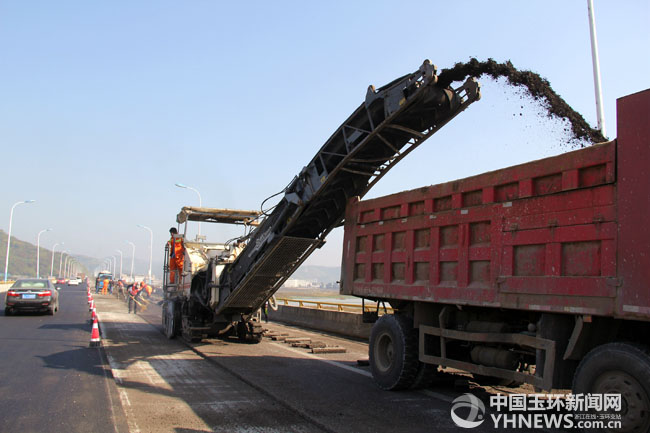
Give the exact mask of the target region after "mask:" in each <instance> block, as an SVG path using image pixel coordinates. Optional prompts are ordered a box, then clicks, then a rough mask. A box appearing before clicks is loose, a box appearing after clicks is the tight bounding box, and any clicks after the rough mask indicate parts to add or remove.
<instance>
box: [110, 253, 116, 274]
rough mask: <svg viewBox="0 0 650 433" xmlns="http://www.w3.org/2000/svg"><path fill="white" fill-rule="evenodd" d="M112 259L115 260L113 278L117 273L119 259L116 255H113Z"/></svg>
mask: <svg viewBox="0 0 650 433" xmlns="http://www.w3.org/2000/svg"><path fill="white" fill-rule="evenodd" d="M111 260H113V279H115V274H117V259H116V258H115V256H111Z"/></svg>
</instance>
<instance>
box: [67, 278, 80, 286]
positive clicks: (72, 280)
mask: <svg viewBox="0 0 650 433" xmlns="http://www.w3.org/2000/svg"><path fill="white" fill-rule="evenodd" d="M79 284H81V278H70V281H68V285H70V286H78V285H79Z"/></svg>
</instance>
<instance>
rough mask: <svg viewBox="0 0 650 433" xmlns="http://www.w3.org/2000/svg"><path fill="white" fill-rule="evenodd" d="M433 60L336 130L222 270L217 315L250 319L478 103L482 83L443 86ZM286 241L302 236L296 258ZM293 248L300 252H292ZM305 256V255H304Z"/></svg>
mask: <svg viewBox="0 0 650 433" xmlns="http://www.w3.org/2000/svg"><path fill="white" fill-rule="evenodd" d="M437 79H438V77H437V75H436V68H435V66H434V65H432V64H431V63H430V62H429V61H428V60H427V61H425V62H424V63H423V65H422V66H421V67H420V69H419V70H418V71H416V72H414V73H412V74H409V75H406V76H404V77H401V78H399V79H397V80H395V81H393V82H391V83H389V84H387V85H386V86H384V87H382V88H380V89H378V90H375V89H374V87H372V86H370V88H369V89H368V92H367V94H366V100H365V102H364V103H362V104H361V105H360V106H359V108H357V109H356V110H355V111H354V113H353V114H352V115H351V116H350V117H349V118H348V119H347V120H346V121H345V122H344V123H343V124H342V125H341V126H340V127H339V128H338V129H337V130H336V132H335V133H334V134H333V135H332V136H331V137H330V138H329V139H328V140H327V142H326V143H325V144H324V145H323V147H322V148H321V149H320V150H319V151H318V153H317V154H316V156H315V157H314V158H313V159H312V160H311V162H310V163H309V164H308V165H307V166H306V167H304V168H303V169H302V171H301V172H300V174H299V175H298V176H296V177H295V178H294V179H293V181H292V182H291V183H290V184H289V186H288V187H287V188H286V189H285V191H284V193H285V194H284V197H283V198H282V200H281V201H280V202H279V203H278V205H277V206H276V207H275V208H274V210H273V212H272V213H271V214H270V215H269V216H268V217H267V218H266V219H265V220H264V221H263V222H262V223H261V224H260V226H259V227H258V228H257V229H256V230H255V232H253V234H252V235H251V238H250V240H249V242H248V244H247V246H246V247H245V248H244V250H243V251H242V252H241V254H240V255H239V256H238V258H237V260H236V261H235V263H233V264H232V265H231V266H230V267H229V269H228V270H227V271H225V272H222V273H221V276H220V281H219V287H220V302H219V304H218V307H217V310H216V313H218V314H219V313H223V314H231V315H232V314H251V313H253V312H254V311H256V310H257V309H258V308H260V307H261V306H262V305H263V304H264V302H265V301H266V300H267V299H268V298H269V297H270V296H271V295H273V293H275V291H277V289H279V288H280V285H281V284H282V283H283V282H284V281H285V280H286V279H287V278H289V276H291V274H292V273H293V272H294V271H295V270H296V269H297V268H298V266H299V265H300V264H301V263H302V262H303V261H304V260H305V259H306V258H307V256H308V255H309V254H311V252H313V250H314V249H315V248H316V247H319V246H320V245H321V244H322V243H323V240H324V238H325V236H326V235H327V234H328V233H329V232H330V231H331V230H332V229H334V228H335V227H337V226H338V225H340V224H341V222H342V220H343V217H344V215H345V206H346V204H347V202H348V200H349V199H350V198H352V197H356V196H360V197H361V196H363V195H364V194H365V193H366V192H367V191H368V190H369V189H370V188H371V187H372V186H373V185H374V184H375V183H376V182H377V181H378V180H379V179H380V178H381V177H382V176H383V175H384V174H386V172H387V171H388V170H389V169H390V168H392V167H393V166H394V165H395V164H396V163H397V162H399V161H400V160H401V159H402V158H404V157H405V156H406V155H407V154H408V153H410V152H411V151H412V150H413V149H415V148H416V147H417V146H418V145H420V144H421V143H422V142H423V141H424V140H426V139H427V138H429V137H430V136H431V135H433V134H434V133H435V132H436V131H438V130H439V129H440V128H441V127H442V126H444V125H445V124H446V123H447V122H449V121H450V120H451V119H453V118H454V117H455V116H456V115H458V114H459V113H460V112H461V111H463V110H464V109H465V108H467V107H468V106H469V105H470V104H471V103H473V102H474V101H477V100H478V99H479V98H480V91H479V84H478V83H477V82H476V81H475V80H474V79H468V80H467V81H466V82H465V83H464V84H463V85H461V86H460V87H458V88H457V89H452V88H450V87H447V88H442V87H439V86H438V85H437V84H436V82H437ZM287 239H292V240H293V241H292V242H294V243H295V240H296V239H300V240H301V241H300V242H298V243H300V244H301V245H300V247H299V248H297V249H296V250H295V251H296V252H294V253H289V252H288V251H289V250H291V248H290V247H288V246H287V244H285V243H286V242H289V241H287ZM292 251H293V250H292ZM298 251H301V252H300V253H298Z"/></svg>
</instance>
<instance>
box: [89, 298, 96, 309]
mask: <svg viewBox="0 0 650 433" xmlns="http://www.w3.org/2000/svg"><path fill="white" fill-rule="evenodd" d="M93 308H95V300H94V299H91V300H90V308H89V309H88V310H89V311H93Z"/></svg>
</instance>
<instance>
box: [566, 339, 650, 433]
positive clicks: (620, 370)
mask: <svg viewBox="0 0 650 433" xmlns="http://www.w3.org/2000/svg"><path fill="white" fill-rule="evenodd" d="M573 393H574V394H587V393H591V394H621V400H622V401H621V409H622V411H621V412H617V413H619V414H621V415H622V422H623V425H622V428H620V429H614V430H607V429H605V430H602V429H601V430H598V431H605V432H619V433H620V432H647V431H650V356H649V355H648V349H647V348H646V347H643V346H637V345H634V344H631V343H608V344H604V345H602V346H598V347H596V348H595V349H593V350H592V351H591V352H589V353H588V354H587V356H585V357H584V359H583V360H582V361H581V362H580V364H579V365H578V369H577V370H576V373H575V376H574V378H573ZM583 431H585V432H590V431H591V430H583ZM593 431H596V430H593Z"/></svg>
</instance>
